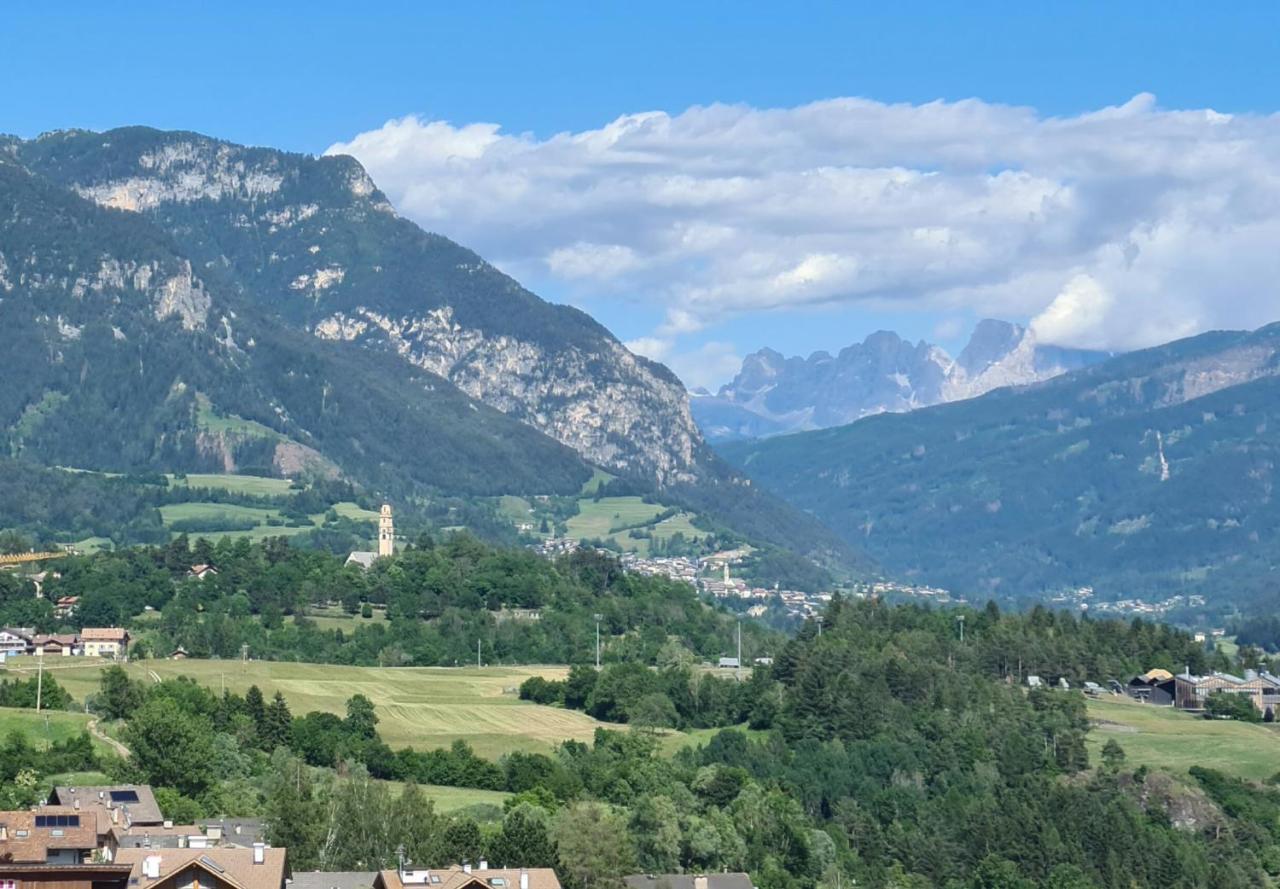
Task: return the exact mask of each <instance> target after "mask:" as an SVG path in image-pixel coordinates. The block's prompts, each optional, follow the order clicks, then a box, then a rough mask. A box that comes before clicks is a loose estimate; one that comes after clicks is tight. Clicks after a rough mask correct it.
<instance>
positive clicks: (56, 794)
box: [49, 784, 165, 851]
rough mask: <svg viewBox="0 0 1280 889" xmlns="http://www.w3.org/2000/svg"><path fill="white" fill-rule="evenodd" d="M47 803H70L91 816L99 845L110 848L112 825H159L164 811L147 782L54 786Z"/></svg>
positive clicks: (99, 846)
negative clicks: (93, 785)
mask: <svg viewBox="0 0 1280 889" xmlns="http://www.w3.org/2000/svg"><path fill="white" fill-rule="evenodd" d="M49 803H50V805H61V806H70V807H72V808H74V809H76V810H77V811H79V812H80V813H81V814H84V815H88V816H92V818H93V819H94V824H95V826H96V829H97V835H98V848H99V849H104V850H107V851H110V848H111V831H112V829H113V828H115V827H120V828H125V829H128V828H130V827H133V826H135V825H136V826H139V827H141V826H150V827H162V826H163V825H164V820H165V819H164V815H162V814H161V812H160V806H159V805H158V804H157V803H156V798H155V795H154V794H153V793H152V792H151V788H150V787H149V786H148V785H146V784H114V785H107V786H97V787H65V786H64V787H54V788H53V792H52V793H50V794H49Z"/></svg>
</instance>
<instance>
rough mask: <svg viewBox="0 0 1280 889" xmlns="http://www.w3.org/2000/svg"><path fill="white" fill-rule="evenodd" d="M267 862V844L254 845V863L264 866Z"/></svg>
mask: <svg viewBox="0 0 1280 889" xmlns="http://www.w3.org/2000/svg"><path fill="white" fill-rule="evenodd" d="M266 860H267V845H266V843H254V844H253V863H254V864H262V863H263V862H264V861H266Z"/></svg>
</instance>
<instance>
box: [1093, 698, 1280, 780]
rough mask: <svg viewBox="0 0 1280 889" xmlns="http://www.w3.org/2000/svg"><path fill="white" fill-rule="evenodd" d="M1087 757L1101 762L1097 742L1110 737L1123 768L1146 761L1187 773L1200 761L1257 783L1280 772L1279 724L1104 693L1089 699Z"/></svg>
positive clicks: (1202, 764) (1100, 747)
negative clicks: (1199, 713)
mask: <svg viewBox="0 0 1280 889" xmlns="http://www.w3.org/2000/svg"><path fill="white" fill-rule="evenodd" d="M1088 709H1089V720H1090V722H1092V723H1093V724H1094V726H1093V730H1092V731H1090V732H1089V738H1088V743H1089V757H1090V761H1091V762H1093V763H1095V764H1097V763H1099V762H1101V761H1102V759H1101V755H1100V754H1101V751H1102V746H1103V745H1104V744H1106V743H1107V741H1109V740H1113V739H1114V740H1115V741H1116V742H1117V743H1118V744H1119V745H1120V746H1121V747H1123V748H1124V752H1125V763H1126V766H1127V767H1130V768H1132V767H1136V766H1139V765H1145V766H1148V767H1151V768H1164V769H1168V770H1170V771H1173V772H1178V773H1183V772H1186V771H1187V769H1189V768H1190V767H1191V766H1194V765H1199V766H1205V767H1206V768H1211V769H1217V770H1219V771H1221V772H1224V773H1226V774H1228V775H1235V776H1236V777H1239V778H1246V779H1248V780H1251V781H1262V780H1265V779H1266V778H1269V777H1271V776H1272V775H1274V774H1276V772H1277V771H1280V728H1277V727H1276V726H1274V725H1252V724H1249V723H1244V722H1231V721H1228V720H1220V719H1203V718H1201V717H1199V716H1196V715H1193V714H1190V713H1183V712H1181V711H1177V710H1174V709H1173V708H1172V707H1155V706H1152V705H1150V704H1140V703H1138V702H1136V701H1132V700H1129V699H1128V698H1120V697H1108V698H1103V699H1099V700H1091V701H1089V703H1088Z"/></svg>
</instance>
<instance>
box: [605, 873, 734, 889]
mask: <svg viewBox="0 0 1280 889" xmlns="http://www.w3.org/2000/svg"><path fill="white" fill-rule="evenodd" d="M622 879H623V881H624V882H625V883H626V884H627V889H754V887H753V886H752V885H751V877H750V876H748V875H747V874H632V875H631V876H629V877H623V878H622ZM703 879H705V880H706V883H705V884H704V883H702V880H703Z"/></svg>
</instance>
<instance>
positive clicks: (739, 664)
mask: <svg viewBox="0 0 1280 889" xmlns="http://www.w3.org/2000/svg"><path fill="white" fill-rule="evenodd" d="M737 678H738V680H739V681H741V680H742V618H738V677H737Z"/></svg>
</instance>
